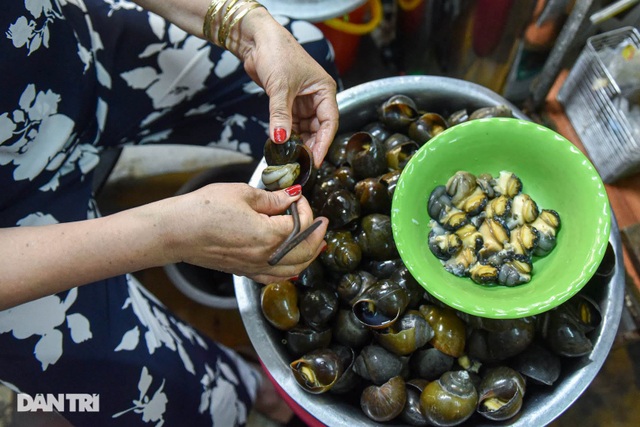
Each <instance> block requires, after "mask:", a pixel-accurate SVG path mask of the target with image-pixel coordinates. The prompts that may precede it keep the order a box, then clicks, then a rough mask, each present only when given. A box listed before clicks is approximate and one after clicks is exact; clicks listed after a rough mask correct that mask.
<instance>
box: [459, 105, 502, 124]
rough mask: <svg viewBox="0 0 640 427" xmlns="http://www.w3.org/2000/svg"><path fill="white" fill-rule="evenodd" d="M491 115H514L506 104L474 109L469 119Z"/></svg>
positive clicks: (484, 117)
mask: <svg viewBox="0 0 640 427" xmlns="http://www.w3.org/2000/svg"><path fill="white" fill-rule="evenodd" d="M489 117H513V111H512V110H511V108H509V107H507V106H506V105H497V106H494V107H482V108H478V109H477V110H474V111H473V112H472V113H471V115H470V116H469V119H468V120H475V119H486V118H489Z"/></svg>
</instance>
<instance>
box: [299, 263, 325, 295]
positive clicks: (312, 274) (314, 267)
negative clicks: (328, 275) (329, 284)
mask: <svg viewBox="0 0 640 427" xmlns="http://www.w3.org/2000/svg"><path fill="white" fill-rule="evenodd" d="M324 280H325V274H324V268H323V267H322V263H321V262H320V260H319V259H318V258H316V259H314V260H313V262H312V263H311V264H309V266H308V267H307V268H305V269H304V270H302V272H301V273H300V274H299V275H298V280H296V283H297V284H298V285H299V286H300V287H301V288H302V289H309V288H312V287H314V286H315V285H317V284H319V283H322V282H324Z"/></svg>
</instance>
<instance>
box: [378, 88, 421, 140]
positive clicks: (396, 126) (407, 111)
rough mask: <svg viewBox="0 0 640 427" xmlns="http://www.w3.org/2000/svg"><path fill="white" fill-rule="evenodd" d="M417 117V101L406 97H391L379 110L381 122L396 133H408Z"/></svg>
mask: <svg viewBox="0 0 640 427" xmlns="http://www.w3.org/2000/svg"><path fill="white" fill-rule="evenodd" d="M417 116H418V108H417V107H416V103H415V101H414V100H413V99H411V98H410V97H408V96H406V95H394V96H392V97H390V98H389V99H387V100H386V101H385V102H384V103H383V104H382V105H381V106H380V108H379V110H378V118H379V119H380V122H382V123H383V124H384V125H385V126H386V127H387V128H389V129H391V130H392V131H395V132H406V130H407V129H408V127H409V125H410V124H411V122H413V120H415V118H416V117H417Z"/></svg>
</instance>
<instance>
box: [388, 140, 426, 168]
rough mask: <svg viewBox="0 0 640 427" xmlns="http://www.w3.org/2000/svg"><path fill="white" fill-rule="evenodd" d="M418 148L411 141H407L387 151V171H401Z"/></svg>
mask: <svg viewBox="0 0 640 427" xmlns="http://www.w3.org/2000/svg"><path fill="white" fill-rule="evenodd" d="M419 148H420V146H419V145H418V144H417V143H416V142H415V141H413V140H408V141H406V142H404V143H402V144H399V145H397V146H395V147H393V148H391V149H389V150H387V155H386V158H387V167H388V168H389V170H402V169H404V167H405V166H406V165H407V163H408V162H409V160H411V157H413V155H414V154H415V153H416V151H418V149H419Z"/></svg>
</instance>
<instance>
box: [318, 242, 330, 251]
mask: <svg viewBox="0 0 640 427" xmlns="http://www.w3.org/2000/svg"><path fill="white" fill-rule="evenodd" d="M327 247H328V245H327V242H324V243H323V246H322V249H320V253H322V252H324V251H326V250H327Z"/></svg>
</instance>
